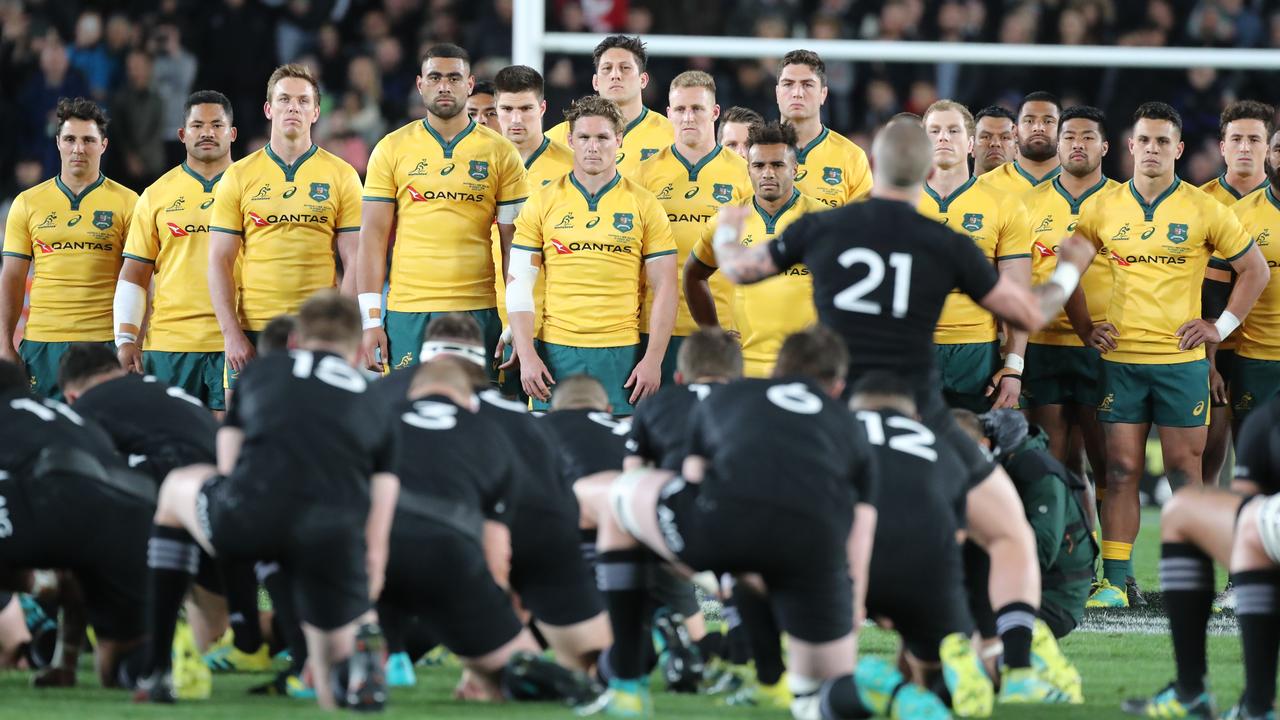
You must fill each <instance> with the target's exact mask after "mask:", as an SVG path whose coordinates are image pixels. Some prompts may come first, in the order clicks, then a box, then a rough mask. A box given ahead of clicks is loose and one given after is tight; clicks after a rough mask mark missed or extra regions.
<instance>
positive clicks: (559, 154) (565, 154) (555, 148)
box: [538, 135, 573, 165]
mask: <svg viewBox="0 0 1280 720" xmlns="http://www.w3.org/2000/svg"><path fill="white" fill-rule="evenodd" d="M543 137H545V138H546V140H547V146H546V148H544V149H543V151H542V152H541V153H539V154H538V160H550V161H553V162H558V163H563V164H565V165H573V148H571V147H569V146H568V145H565V144H564V143H563V142H560V141H559V140H556V139H555V138H553V137H551V136H550V135H544V136H543Z"/></svg>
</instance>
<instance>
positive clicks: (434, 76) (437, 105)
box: [417, 58, 476, 120]
mask: <svg viewBox="0 0 1280 720" xmlns="http://www.w3.org/2000/svg"><path fill="white" fill-rule="evenodd" d="M417 82H418V93H419V94H420V95H422V104H423V105H426V106H427V112H429V113H431V114H432V115H435V116H436V117H438V118H440V119H441V120H451V119H453V118H455V117H457V116H458V113H460V112H462V111H463V109H464V108H465V107H466V98H467V95H468V94H470V93H471V87H472V86H473V85H475V82H476V81H475V78H473V77H471V68H469V67H467V64H466V63H465V62H463V61H462V59H461V58H427V61H426V62H424V63H422V74H421V75H419V76H418V80H417Z"/></svg>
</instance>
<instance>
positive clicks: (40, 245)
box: [31, 238, 53, 255]
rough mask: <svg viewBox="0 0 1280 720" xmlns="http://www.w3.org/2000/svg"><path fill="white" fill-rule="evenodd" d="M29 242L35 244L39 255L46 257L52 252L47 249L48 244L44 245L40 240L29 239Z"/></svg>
mask: <svg viewBox="0 0 1280 720" xmlns="http://www.w3.org/2000/svg"><path fill="white" fill-rule="evenodd" d="M31 242H33V243H35V244H36V247H38V248H40V253H41V254H42V255H48V254H49V253H51V252H53V248H51V247H49V243H46V242H45V241H43V240H41V239H40V238H31Z"/></svg>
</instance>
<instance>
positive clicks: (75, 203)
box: [53, 172, 107, 210]
mask: <svg viewBox="0 0 1280 720" xmlns="http://www.w3.org/2000/svg"><path fill="white" fill-rule="evenodd" d="M106 179H107V176H106V175H103V174H102V173H101V172H99V173H98V179H97V180H94V181H93V182H92V183H89V187H87V188H85V189H84V190H83V191H82V192H81V193H80V194H79V195H76V194H75V193H73V192H71V188H69V187H67V186H66V184H65V183H63V182H62V176H61V175H55V176H54V177H53V180H54V182H55V183H57V185H58V189H59V190H61V191H62V194H63V195H66V196H67V199H68V200H70V201H71V209H72V210H79V209H80V203H81V202H83V201H84V198H85V196H86V195H88V194H89V193H91V192H93V191H94V190H97V189H98V186H99V185H101V184H102V183H103V182H105V181H106Z"/></svg>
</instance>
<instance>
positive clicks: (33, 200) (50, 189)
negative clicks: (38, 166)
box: [14, 176, 62, 213]
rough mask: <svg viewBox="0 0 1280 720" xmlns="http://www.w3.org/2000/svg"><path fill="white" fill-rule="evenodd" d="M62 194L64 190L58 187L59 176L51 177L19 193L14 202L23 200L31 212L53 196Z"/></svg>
mask: <svg viewBox="0 0 1280 720" xmlns="http://www.w3.org/2000/svg"><path fill="white" fill-rule="evenodd" d="M60 196H62V191H61V190H60V189H59V188H58V178H57V176H54V177H51V178H49V179H48V180H45V181H44V182H41V183H36V184H35V185H32V186H31V187H29V188H27V189H26V190H23V191H22V192H20V193H18V196H17V198H15V200H14V202H15V203H16V202H22V203H23V204H25V205H26V206H27V208H28V209H29V210H30V211H31V212H33V213H34V212H36V211H38V210H39V209H40V206H41V205H43V204H44V203H45V202H47V201H49V200H51V199H52V198H53V197H60Z"/></svg>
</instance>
